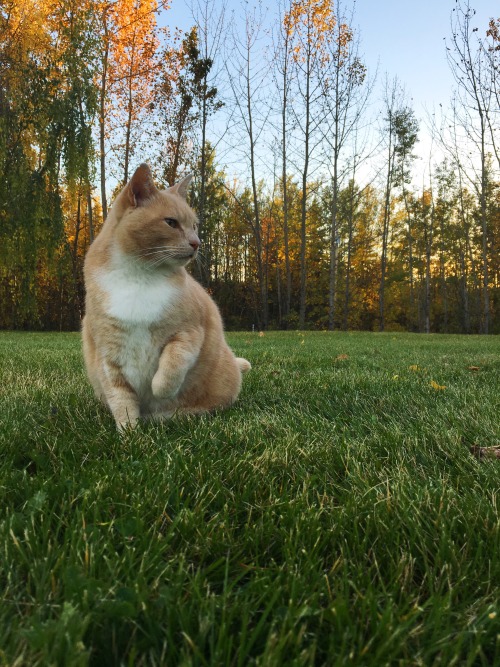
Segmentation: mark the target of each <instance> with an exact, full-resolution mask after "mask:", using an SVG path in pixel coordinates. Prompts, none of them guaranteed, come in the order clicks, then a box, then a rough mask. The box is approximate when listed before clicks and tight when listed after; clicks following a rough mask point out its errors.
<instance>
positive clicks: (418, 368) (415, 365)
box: [410, 364, 420, 371]
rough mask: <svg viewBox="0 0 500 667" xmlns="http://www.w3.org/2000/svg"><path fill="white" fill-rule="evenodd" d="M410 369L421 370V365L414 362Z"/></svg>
mask: <svg viewBox="0 0 500 667" xmlns="http://www.w3.org/2000/svg"><path fill="white" fill-rule="evenodd" d="M410 370H411V371H419V370H420V367H419V366H418V365H417V364H412V365H411V366H410Z"/></svg>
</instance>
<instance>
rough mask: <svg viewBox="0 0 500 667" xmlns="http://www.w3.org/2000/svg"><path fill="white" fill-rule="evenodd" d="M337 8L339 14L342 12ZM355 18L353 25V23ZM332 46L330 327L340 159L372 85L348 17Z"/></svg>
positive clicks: (328, 80) (327, 80) (327, 82)
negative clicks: (368, 83)
mask: <svg viewBox="0 0 500 667" xmlns="http://www.w3.org/2000/svg"><path fill="white" fill-rule="evenodd" d="M339 11H340V10H339V7H337V12H339ZM352 19H353V16H352V15H351V16H350V19H349V22H350V23H352ZM332 37H333V38H332V40H330V41H329V43H328V46H329V50H330V57H329V65H328V68H327V72H326V75H325V77H324V79H323V88H324V96H325V103H326V111H327V118H328V130H327V132H326V133H325V134H324V139H325V141H326V142H327V144H328V149H329V153H330V171H331V180H332V203H331V212H330V267H329V284H328V328H329V329H330V330H333V328H334V324H335V288H336V275H337V253H336V250H337V245H336V243H337V241H336V240H337V228H338V220H337V215H338V196H339V190H340V185H341V178H342V175H341V173H340V160H341V155H342V151H343V150H344V149H345V147H346V144H347V142H348V141H349V140H350V138H351V137H352V135H353V134H355V132H356V130H357V125H358V123H359V120H360V117H361V114H362V113H363V110H364V108H365V106H366V102H367V99H368V94H369V92H370V86H367V87H366V90H365V91H362V88H361V87H362V85H363V83H364V81H365V77H366V68H365V66H364V65H363V63H362V62H361V59H360V57H359V44H358V41H357V40H356V39H355V37H354V33H353V31H352V29H351V28H350V27H349V24H348V22H347V20H346V18H345V17H340V15H339V18H338V20H337V21H336V22H335V26H334V34H333V36H332ZM354 159H355V161H356V160H357V156H355V158H354Z"/></svg>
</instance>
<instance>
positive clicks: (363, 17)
mask: <svg viewBox="0 0 500 667" xmlns="http://www.w3.org/2000/svg"><path fill="white" fill-rule="evenodd" d="M191 1H194V2H200V3H203V1H204V0H171V9H170V10H169V11H168V12H167V13H166V14H165V15H164V16H163V17H162V20H161V21H160V23H161V24H163V25H164V24H165V22H166V23H167V24H168V25H169V26H170V27H171V28H174V27H179V28H181V29H184V30H186V29H187V28H189V27H190V26H191V25H192V24H193V20H192V17H191V12H190V10H189V5H190V2H191ZM220 1H221V2H222V0H220ZM215 2H216V3H218V2H219V0H215ZM257 2H258V0H247V2H244V1H243V2H242V0H226V7H227V11H228V13H233V14H234V17H235V20H236V21H237V20H238V18H239V17H243V14H244V11H245V8H251V7H253V6H255V5H256V4H257ZM279 4H281V3H278V2H272V1H271V0H263V2H262V6H263V8H264V15H265V25H267V26H268V27H271V25H272V24H273V23H274V21H275V20H276V14H277V9H278V6H279ZM341 4H342V6H345V7H347V8H348V9H349V8H350V7H351V6H352V0H341ZM470 4H471V6H472V7H474V8H475V9H476V16H475V19H474V25H476V26H477V27H478V28H479V31H478V34H481V35H482V36H484V34H485V31H486V30H487V27H488V22H489V19H490V18H499V17H500V1H499V0H470ZM455 6H456V2H455V0H356V11H355V18H354V22H353V26H352V27H353V28H354V29H355V30H356V31H357V32H358V34H359V35H360V52H361V55H362V57H363V60H364V62H365V64H366V65H367V67H368V71H369V73H370V74H371V75H373V74H375V71H377V70H378V78H377V86H376V88H375V90H374V91H373V94H372V98H371V104H370V107H371V112H372V114H374V115H377V109H378V108H381V99H382V91H383V87H384V81H385V79H386V74H387V76H388V78H389V79H392V78H393V77H397V78H398V80H399V83H400V84H401V85H402V86H403V87H404V89H405V91H406V95H407V99H408V101H410V103H411V106H412V107H413V109H414V110H415V113H416V115H417V118H418V120H419V125H420V132H419V142H418V144H417V146H416V154H417V155H418V156H419V157H420V160H418V161H417V163H416V165H415V166H414V169H415V170H417V171H418V172H419V173H422V174H423V175H425V174H426V173H427V172H428V167H429V166H430V164H431V161H432V162H433V163H436V162H437V161H439V160H440V159H441V158H442V154H441V153H440V151H439V148H438V146H436V144H435V143H433V142H432V140H431V136H430V132H429V130H428V125H429V118H430V115H431V114H432V113H433V110H434V109H436V111H439V104H442V106H443V111H444V110H446V109H447V107H448V104H449V102H450V100H451V96H452V92H453V88H454V85H455V84H454V81H453V77H452V74H451V72H450V69H449V66H448V62H447V59H446V45H445V38H446V39H447V40H448V41H449V39H450V34H451V24H450V17H451V13H452V10H453V8H454V7H455ZM266 8H267V9H266ZM372 117H373V116H372ZM373 127H374V128H376V124H375V125H374V126H373Z"/></svg>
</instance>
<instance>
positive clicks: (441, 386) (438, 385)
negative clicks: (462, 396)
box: [431, 380, 446, 391]
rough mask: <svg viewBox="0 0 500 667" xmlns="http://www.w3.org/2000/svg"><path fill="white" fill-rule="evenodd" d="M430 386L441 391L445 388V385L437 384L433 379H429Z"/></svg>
mask: <svg viewBox="0 0 500 667" xmlns="http://www.w3.org/2000/svg"><path fill="white" fill-rule="evenodd" d="M431 387H432V388H433V389H435V390H436V391H442V390H443V389H446V385H442V384H438V383H437V382H434V380H431Z"/></svg>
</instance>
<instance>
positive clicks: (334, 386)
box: [0, 332, 500, 667]
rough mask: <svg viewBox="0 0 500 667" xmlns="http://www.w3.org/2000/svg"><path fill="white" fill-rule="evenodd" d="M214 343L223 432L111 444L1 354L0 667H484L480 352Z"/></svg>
mask: <svg viewBox="0 0 500 667" xmlns="http://www.w3.org/2000/svg"><path fill="white" fill-rule="evenodd" d="M228 338H229V340H230V342H231V344H232V346H233V348H234V349H235V351H236V352H237V354H238V355H241V356H245V357H247V358H248V359H249V360H250V361H251V362H252V364H253V370H252V372H251V373H250V374H249V375H247V376H246V378H245V382H244V388H243V391H242V394H241V396H240V399H239V400H238V402H237V403H236V404H235V405H234V406H233V407H232V408H231V409H230V410H228V411H226V412H221V413H220V414H215V415H212V416H207V417H201V418H200V417H198V418H194V417H193V418H188V417H185V418H176V419H173V420H171V421H170V422H168V423H166V424H164V425H155V424H151V423H147V424H143V425H141V426H140V427H139V428H138V430H137V431H135V432H133V433H127V434H126V435H125V436H124V437H121V438H120V436H119V435H118V434H117V433H116V431H115V428H114V424H113V420H112V419H111V417H110V416H109V415H108V414H107V413H106V412H105V411H104V410H103V409H102V408H101V407H100V406H99V405H98V403H97V401H96V400H95V399H94V397H93V395H92V393H91V390H90V387H89V386H88V384H87V382H86V380H85V377H84V373H83V369H82V359H81V353H80V340H79V336H78V335H77V334H14V333H13V334H10V333H2V334H0V374H1V386H0V391H1V410H0V439H1V457H0V549H1V553H0V594H1V600H0V665H9V666H10V665H12V666H13V665H16V666H17V665H29V666H30V667H34V666H37V665H44V666H45V665H61V666H67V665H70V666H73V665H77V666H80V665H104V666H108V665H133V666H134V667H135V666H138V665H168V666H171V665H217V666H219V665H221V666H224V665H228V666H234V667H246V666H247V665H260V666H265V667H271V666H273V667H274V666H278V665H286V666H288V665H292V666H302V665H304V666H305V665H328V666H330V665H339V666H344V665H367V666H370V667H371V666H376V667H378V666H382V665H404V666H406V665H443V666H446V667H447V666H449V665H485V666H486V665H488V666H491V665H500V609H499V608H498V598H499V583H500V539H499V536H500V528H499V507H498V504H499V502H500V497H499V487H500V461H498V460H481V461H478V460H477V459H476V458H474V457H473V456H472V455H471V453H470V447H471V446H472V445H475V444H477V445H481V446H492V445H498V444H499V442H500V435H499V415H500V354H499V353H500V340H499V339H498V338H494V337H489V338H486V337H484V338H480V337H473V336H471V337H460V336H439V337H438V336H427V337H424V336H416V335H402V334H381V335H377V334H361V333H360V334H337V333H335V334H328V333H306V334H304V335H302V334H299V333H296V332H294V333H267V334H266V335H265V336H259V335H258V334H249V333H248V334H245V333H240V334H231V335H229V336H228ZM345 355H348V358H345ZM470 366H475V367H479V370H469V367H470ZM431 382H435V383H436V384H437V385H438V386H440V387H446V388H445V389H436V388H434V387H433V386H431Z"/></svg>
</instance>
